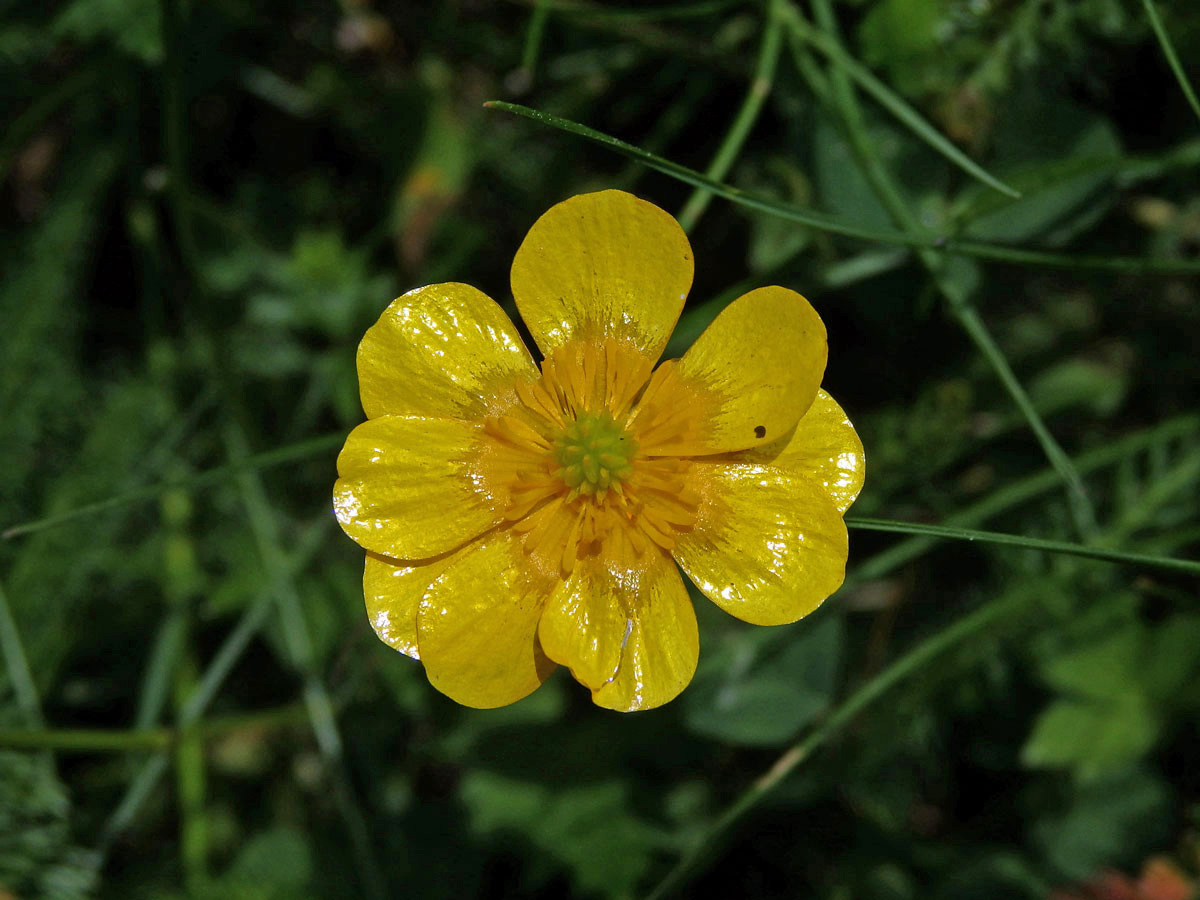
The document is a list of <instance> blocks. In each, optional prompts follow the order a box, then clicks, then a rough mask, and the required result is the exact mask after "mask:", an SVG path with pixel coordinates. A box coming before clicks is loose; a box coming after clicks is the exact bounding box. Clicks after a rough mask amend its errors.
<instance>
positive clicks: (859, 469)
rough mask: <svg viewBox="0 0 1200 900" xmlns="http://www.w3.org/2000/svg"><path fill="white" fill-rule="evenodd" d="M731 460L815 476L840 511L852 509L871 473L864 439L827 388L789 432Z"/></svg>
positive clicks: (733, 455)
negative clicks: (859, 435) (860, 437)
mask: <svg viewBox="0 0 1200 900" xmlns="http://www.w3.org/2000/svg"><path fill="white" fill-rule="evenodd" d="M729 459H730V460H742V461H745V462H757V463H766V464H769V465H772V466H776V467H778V468H780V469H787V470H788V471H789V472H793V473H795V474H796V475H800V476H802V477H805V478H808V479H811V480H813V481H815V482H816V483H818V484H820V485H821V486H822V487H823V488H824V489H825V493H826V494H827V495H828V496H829V497H830V498H831V499H832V500H833V504H834V506H836V507H837V510H838V512H840V513H844V512H845V511H846V510H848V509H849V508H850V504H851V503H853V502H854V500H855V498H856V497H857V496H858V492H859V491H861V490H862V486H863V479H864V478H865V477H866V473H867V468H866V456H865V455H864V453H863V445H862V441H860V440H859V439H858V435H857V434H856V433H855V431H854V426H853V425H851V424H850V420H849V419H848V418H847V417H846V413H845V412H844V411H843V410H842V408H841V407H840V406H839V405H838V404H837V402H836V401H835V400H834V399H833V398H832V397H830V396H829V394H827V393H826V392H825V391H818V392H817V399H816V400H814V401H813V405H812V406H810V407H809V408H808V412H806V413H805V414H804V417H803V418H802V419H801V420H800V421H799V422H797V423H796V427H795V429H793V430H792V431H791V432H790V433H789V434H788V435H786V436H785V437H782V438H780V439H779V440H777V441H775V442H773V443H770V444H766V445H764V446H762V447H755V448H753V449H750V450H743V451H742V452H740V453H736V454H731V455H730V456H729Z"/></svg>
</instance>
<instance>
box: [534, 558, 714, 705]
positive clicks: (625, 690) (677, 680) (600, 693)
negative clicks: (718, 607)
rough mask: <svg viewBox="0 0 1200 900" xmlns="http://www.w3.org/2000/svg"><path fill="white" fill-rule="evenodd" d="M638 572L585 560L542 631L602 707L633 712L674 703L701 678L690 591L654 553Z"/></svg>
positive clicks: (545, 642) (561, 590)
mask: <svg viewBox="0 0 1200 900" xmlns="http://www.w3.org/2000/svg"><path fill="white" fill-rule="evenodd" d="M638 563H639V568H638V569H637V570H632V571H631V570H626V569H621V570H619V571H617V570H614V569H612V568H610V567H609V566H607V565H605V564H604V563H603V562H600V561H597V560H594V559H593V560H581V561H580V562H579V563H578V564H577V565H576V567H575V570H574V571H573V572H572V574H571V577H570V579H569V580H568V581H567V582H566V583H562V584H560V585H559V587H558V589H557V590H556V591H555V592H554V595H553V596H552V597H551V599H550V602H549V603H548V604H547V605H546V611H545V612H544V613H543V615H542V623H541V626H540V628H539V630H538V635H539V637H540V638H541V641H542V646H543V647H544V648H545V650H546V654H547V655H548V656H549V657H551V658H552V659H554V660H556V661H558V662H560V663H563V664H565V665H567V666H570V668H571V674H572V675H574V676H575V678H576V679H578V680H579V681H580V682H582V683H583V684H585V685H587V686H588V687H590V688H591V689H592V699H593V700H594V701H595V702H596V703H597V704H598V705H600V706H605V707H608V708H609V709H616V710H620V711H622V712H629V711H632V710H635V709H652V708H653V707H656V706H661V705H662V704H664V703H666V702H667V701H669V700H672V699H674V698H675V697H676V696H677V695H678V694H679V692H680V691H682V690H683V689H684V688H685V687H687V685H688V683H689V682H690V681H691V680H692V675H693V674H694V673H695V671H696V661H697V659H698V658H699V655H700V638H699V632H698V630H697V627H696V613H695V611H694V610H693V609H692V601H691V600H690V599H689V598H688V594H687V588H686V587H684V584H683V580H682V579H681V578H680V577H679V572H678V570H677V569H676V568H675V564H674V563H673V562H672V561H671V559H670V557H668V556H666V555H665V554H663V553H660V552H658V551H657V550H656V549H653V548H651V549H650V550H648V551H647V552H646V553H644V554H643V555H642V556H641V557H639V559H638Z"/></svg>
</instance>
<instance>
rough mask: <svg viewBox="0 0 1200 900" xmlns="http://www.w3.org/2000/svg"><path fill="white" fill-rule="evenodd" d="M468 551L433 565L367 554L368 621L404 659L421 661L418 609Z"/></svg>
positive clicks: (426, 562) (364, 576) (365, 596)
mask: <svg viewBox="0 0 1200 900" xmlns="http://www.w3.org/2000/svg"><path fill="white" fill-rule="evenodd" d="M466 549H468V548H464V549H463V550H458V551H456V552H455V553H447V554H446V555H445V556H439V557H437V558H436V559H434V560H432V561H425V560H419V561H413V560H402V559H389V558H388V557H386V556H380V555H379V554H378V553H370V552H368V553H367V564H366V566H365V567H364V569H363V597H364V598H366V601H367V619H368V620H369V621H370V622H371V627H372V628H374V629H375V633H376V634H377V635H379V639H380V640H381V641H383V642H384V643H385V644H387V645H388V646H389V647H393V648H394V649H396V650H399V651H400V652H401V653H403V654H404V655H405V656H411V657H412V658H413V659H420V658H421V654H420V652H419V651H418V650H417V606H418V605H419V604H420V602H421V596H422V595H423V594H424V593H425V589H426V588H427V587H429V585H430V584H431V583H432V582H433V580H434V579H435V578H437V577H438V576H439V575H441V574H442V573H443V572H444V571H446V568H447V566H449V565H450V563H451V562H453V561H455V560H456V559H457V558H458V557H459V556H460V555H461V554H463V553H464V552H466Z"/></svg>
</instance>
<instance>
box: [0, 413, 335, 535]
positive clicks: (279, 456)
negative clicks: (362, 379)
mask: <svg viewBox="0 0 1200 900" xmlns="http://www.w3.org/2000/svg"><path fill="white" fill-rule="evenodd" d="M345 439H346V436H345V435H344V434H340V433H339V434H327V435H323V436H321V437H316V438H310V439H308V440H305V441H299V442H298V443H295V444H290V445H288V446H286V447H280V448H279V449H277V450H268V451H267V452H265V453H259V454H257V455H255V456H251V457H249V458H248V459H246V460H243V461H242V462H239V463H237V464H236V465H226V466H221V467H219V468H216V469H209V470H207V471H205V472H199V473H197V474H195V475H190V476H188V477H187V478H174V479H170V480H167V481H159V482H157V483H155V484H150V485H146V486H145V487H140V488H135V489H134V490H131V491H126V492H124V493H122V494H117V495H116V496H115V497H108V498H106V499H104V500H97V501H96V502H95V503H86V504H84V505H83V506H77V507H75V508H74V509H68V510H65V511H63V512H60V513H54V514H53V515H49V516H43V517H42V518H40V519H33V520H31V521H28V522H21V523H20V524H17V525H13V526H11V527H9V528H6V529H5V530H4V531H3V532H0V538H3V539H4V540H11V539H12V538H15V537H20V536H21V535H23V534H31V533H33V532H35V531H42V530H44V529H46V528H53V527H54V526H56V525H62V524H63V523H65V522H71V521H74V520H75V519H80V518H83V517H85V516H90V515H95V514H96V513H101V512H105V511H106V510H110V509H116V508H117V507H120V506H127V505H129V504H131V503H142V502H145V501H147V500H154V499H155V498H157V497H159V496H161V495H162V494H163V493H164V492H166V491H169V490H176V489H178V490H185V491H190V490H195V489H197V488H201V487H207V486H209V485H211V484H217V483H219V482H221V481H226V480H227V479H230V478H232V477H233V476H234V475H237V474H238V473H239V472H244V471H249V470H254V469H269V468H271V467H272V466H279V465H283V464H284V463H289V462H295V461H296V460H299V459H306V458H308V457H310V456H317V455H319V454H321V453H324V452H325V451H327V450H331V449H333V448H334V447H336V446H337V445H338V444H340V443H342V442H343V441H345Z"/></svg>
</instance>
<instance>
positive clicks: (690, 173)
mask: <svg viewBox="0 0 1200 900" xmlns="http://www.w3.org/2000/svg"><path fill="white" fill-rule="evenodd" d="M483 105H484V107H486V108H487V109H498V110H501V111H503V112H510V113H513V114H515V115H518V116H524V117H525V118H527V119H533V120H534V121H535V122H540V123H542V124H543V125H549V126H550V127H551V128H557V129H559V130H560V131H566V132H568V133H570V134H574V135H578V136H579V137H583V138H587V139H588V140H589V141H594V142H595V143H597V144H603V145H604V146H605V147H609V148H611V149H613V150H615V151H617V152H618V153H620V154H621V155H622V156H626V157H628V158H630V159H633V160H636V161H637V162H640V163H642V164H643V165H645V166H649V167H650V168H651V169H654V170H656V171H658V172H662V173H663V174H664V175H669V176H671V177H672V178H674V179H676V180H677V181H682V182H683V183H684V184H690V185H691V186H692V187H696V188H702V189H704V190H707V191H711V192H712V193H714V194H716V195H717V196H718V197H724V198H725V199H726V200H729V201H731V202H733V203H738V204H740V205H742V206H746V207H749V208H750V209H757V210H760V211H761V212H765V213H769V214H770V215H773V216H778V217H780V218H782V219H788V220H789V221H792V222H796V223H798V224H800V225H807V226H808V227H810V228H816V229H818V230H820V231H828V232H831V233H833V234H841V235H844V236H846V237H852V238H858V239H860V240H864V241H878V242H880V243H885V244H904V245H906V246H910V247H913V246H917V247H922V246H929V247H932V246H933V244H934V242H933V240H932V239H931V240H923V239H914V238H911V237H909V236H908V235H906V234H904V233H902V232H900V231H894V230H889V231H883V230H875V229H871V228H858V227H856V226H854V225H847V224H846V223H844V222H838V221H837V220H835V219H833V218H830V217H829V216H825V215H822V214H820V213H815V212H811V211H808V210H803V209H799V208H797V207H795V206H792V205H790V204H787V203H781V202H779V201H778V200H772V199H770V198H769V197H762V196H759V195H758V194H751V193H749V192H748V191H743V190H740V189H738V188H735V187H731V186H730V185H727V184H724V183H722V182H720V181H717V180H715V179H713V178H709V177H708V176H707V175H704V174H703V173H701V172H697V171H696V170H695V169H689V168H688V167H687V166H681V165H680V164H679V163H674V162H671V161H670V160H669V159H664V158H663V157H661V156H656V155H655V154H653V153H650V152H648V151H646V150H643V149H642V148H641V147H635V146H634V145H633V144H627V143H626V142H625V141H622V140H620V139H618V138H615V137H613V136H612V135H608V134H605V133H604V132H602V131H597V130H596V129H594V128H589V127H588V126H586V125H581V124H580V123H578V122H572V121H571V120H570V119H564V118H561V117H560V116H556V115H553V114H551V113H547V112H542V111H541V110H538V109H532V108H530V107H528V106H521V105H520V104H519V103H506V102H505V101H503V100H489V101H488V102H487V103H485V104H483Z"/></svg>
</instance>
